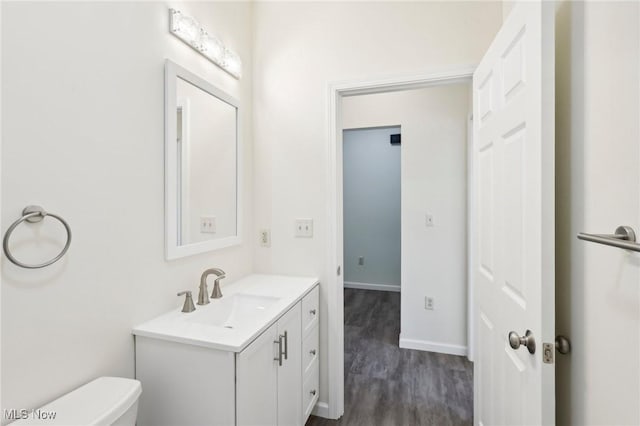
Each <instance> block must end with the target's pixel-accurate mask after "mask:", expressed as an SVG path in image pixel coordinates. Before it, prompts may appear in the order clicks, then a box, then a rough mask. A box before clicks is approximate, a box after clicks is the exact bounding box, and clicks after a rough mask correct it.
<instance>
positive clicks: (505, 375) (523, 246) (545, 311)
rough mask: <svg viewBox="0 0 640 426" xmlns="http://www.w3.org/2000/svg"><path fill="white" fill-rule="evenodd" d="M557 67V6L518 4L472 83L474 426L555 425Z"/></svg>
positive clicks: (531, 3)
mask: <svg viewBox="0 0 640 426" xmlns="http://www.w3.org/2000/svg"><path fill="white" fill-rule="evenodd" d="M554 67H555V64H554V5H553V3H551V2H549V3H547V2H519V3H518V4H517V5H516V6H515V7H514V9H513V10H512V12H511V14H510V15H509V17H508V18H507V20H506V21H505V22H504V24H503V27H502V28H501V29H500V31H499V32H498V34H497V35H496V38H495V40H494V41H493V43H492V44H491V47H489V50H488V51H487V53H486V54H485V56H484V58H483V59H482V61H481V62H480V65H479V66H478V68H477V70H476V72H475V73H474V75H473V113H474V120H473V121H474V161H475V165H476V167H475V189H476V194H477V196H476V205H475V212H476V217H475V220H474V231H473V232H474V233H475V235H474V237H475V238H474V240H475V243H474V249H473V258H474V264H473V273H474V279H475V285H476V299H475V303H476V310H475V312H476V314H475V315H476V318H475V324H476V342H477V345H476V348H475V349H476V352H475V353H476V362H475V364H474V377H475V388H474V403H475V410H474V411H475V413H474V418H475V421H476V424H480V425H524V424H531V425H541V424H554V422H555V383H554V375H555V371H554V365H553V364H552V363H551V364H549V363H545V362H544V361H543V353H544V349H543V343H550V344H553V342H554V340H555V339H554V332H555V330H554V327H555V321H554V315H555V306H554V290H555V282H554V279H555V277H554V275H555V272H554V238H555V237H554V146H555V142H554V103H555V93H554ZM526 330H531V332H532V334H533V337H532V339H529V341H528V342H531V341H532V340H535V344H536V348H535V353H533V354H532V353H530V352H529V349H528V348H527V347H524V346H521V347H520V348H518V349H513V348H512V347H511V345H510V342H509V339H508V337H507V336H508V334H509V332H511V331H515V332H516V333H517V334H518V335H519V336H524V335H525V331H526ZM515 343H516V342H514V344H515ZM528 346H529V347H531V344H529V345H528ZM547 351H548V352H549V353H550V355H551V356H552V357H553V356H554V355H555V354H554V351H555V349H553V346H552V347H551V349H550V350H547Z"/></svg>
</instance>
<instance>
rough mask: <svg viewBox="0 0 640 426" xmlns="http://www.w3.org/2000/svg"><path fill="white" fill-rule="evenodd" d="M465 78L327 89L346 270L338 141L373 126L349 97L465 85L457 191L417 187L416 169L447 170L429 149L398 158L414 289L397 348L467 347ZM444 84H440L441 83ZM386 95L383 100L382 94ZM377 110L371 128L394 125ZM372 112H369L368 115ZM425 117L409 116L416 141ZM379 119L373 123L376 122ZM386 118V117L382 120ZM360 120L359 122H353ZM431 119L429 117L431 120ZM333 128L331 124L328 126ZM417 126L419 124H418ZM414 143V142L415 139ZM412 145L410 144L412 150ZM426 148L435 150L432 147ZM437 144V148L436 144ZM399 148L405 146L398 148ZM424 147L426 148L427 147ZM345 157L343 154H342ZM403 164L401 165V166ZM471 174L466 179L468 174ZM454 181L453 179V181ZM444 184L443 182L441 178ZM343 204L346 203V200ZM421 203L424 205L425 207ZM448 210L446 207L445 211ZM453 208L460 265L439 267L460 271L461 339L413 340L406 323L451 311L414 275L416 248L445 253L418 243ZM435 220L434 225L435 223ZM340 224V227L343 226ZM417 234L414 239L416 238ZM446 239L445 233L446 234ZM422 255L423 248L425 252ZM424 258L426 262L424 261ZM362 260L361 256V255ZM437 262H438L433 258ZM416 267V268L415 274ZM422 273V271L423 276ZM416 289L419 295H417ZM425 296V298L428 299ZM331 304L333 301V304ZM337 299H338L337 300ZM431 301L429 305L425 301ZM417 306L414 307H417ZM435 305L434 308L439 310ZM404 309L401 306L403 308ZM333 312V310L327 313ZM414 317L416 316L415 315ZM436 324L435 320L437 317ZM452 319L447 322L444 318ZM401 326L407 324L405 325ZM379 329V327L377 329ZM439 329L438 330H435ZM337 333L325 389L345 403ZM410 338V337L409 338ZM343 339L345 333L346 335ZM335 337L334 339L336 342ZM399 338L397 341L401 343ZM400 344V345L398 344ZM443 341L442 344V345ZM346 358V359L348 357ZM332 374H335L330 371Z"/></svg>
mask: <svg viewBox="0 0 640 426" xmlns="http://www.w3.org/2000/svg"><path fill="white" fill-rule="evenodd" d="M470 76H471V73H470V72H467V73H466V74H462V75H461V74H449V75H439V76H434V77H433V79H432V80H431V79H429V78H425V79H424V80H422V81H420V82H419V83H416V81H417V80H412V81H411V82H406V83H401V82H388V83H387V84H385V85H382V84H372V86H373V87H369V88H366V87H357V85H355V87H354V86H352V87H351V88H350V89H349V90H346V89H345V90H344V91H339V90H336V91H335V92H333V91H332V94H333V95H335V98H334V101H335V110H333V113H335V114H336V115H333V117H334V118H335V122H334V123H333V124H334V125H335V133H334V135H333V136H334V137H335V140H334V142H335V148H336V151H335V153H336V158H335V164H336V166H339V168H338V167H336V179H335V184H336V185H335V187H334V188H335V190H334V191H333V192H334V193H335V194H336V195H337V199H336V200H335V201H336V203H335V204H334V205H335V206H336V209H335V210H333V209H332V211H334V212H337V213H338V214H337V215H336V217H335V219H336V222H335V229H336V231H337V232H336V240H335V243H337V244H336V246H335V252H334V253H335V255H336V258H337V259H338V265H344V268H345V273H346V271H347V268H349V265H347V262H352V261H353V260H354V259H351V256H350V255H349V254H348V253H347V252H344V253H343V252H342V250H341V248H342V247H341V244H340V243H342V241H343V238H344V236H346V235H347V230H346V228H345V227H346V226H347V224H346V223H343V222H342V220H341V219H342V214H343V212H346V208H347V206H346V204H345V205H343V204H342V188H341V186H342V183H343V181H344V179H345V176H344V175H343V174H342V172H343V170H341V169H342V166H343V164H344V163H343V162H344V161H346V158H343V157H342V155H341V154H342V149H343V146H344V144H345V140H346V136H345V139H344V140H343V138H342V136H343V135H342V129H343V128H362V127H373V126H372V125H371V123H372V122H371V121H370V122H369V123H363V122H362V120H361V119H362V117H364V116H365V115H366V114H361V113H357V114H353V113H350V110H352V108H351V104H353V101H356V102H358V101H360V100H364V99H366V98H369V96H360V95H372V96H371V97H374V96H373V95H382V97H385V96H386V95H389V96H393V95H394V94H400V93H408V92H420V91H421V90H422V89H426V88H428V87H432V88H433V89H434V90H437V89H440V87H441V86H450V85H456V83H462V85H464V86H465V87H466V90H465V95H464V99H463V102H464V105H465V109H464V111H463V112H462V114H461V115H460V120H459V121H460V122H459V126H458V127H459V128H460V135H459V136H460V137H459V138H458V139H459V140H461V142H460V144H461V148H462V150H461V151H460V152H458V154H460V155H459V156H458V157H457V160H456V161H457V166H456V167H459V169H460V170H461V171H462V172H461V173H460V174H459V180H462V187H463V191H462V192H461V193H460V194H459V196H455V195H451V193H450V191H448V190H447V189H446V188H445V187H444V186H443V185H439V187H436V186H433V185H432V187H431V189H429V188H426V189H425V188H421V187H420V186H419V185H416V176H417V175H420V173H423V174H425V175H424V176H422V177H420V179H418V181H419V180H421V179H422V178H424V179H422V180H428V179H429V178H432V179H435V180H438V179H440V180H442V177H441V176H436V175H437V172H438V170H440V171H442V170H446V169H447V164H446V161H444V162H443V161H441V160H438V157H437V155H438V154H437V153H435V152H431V157H432V158H429V159H428V160H429V161H425V160H424V155H430V154H429V152H427V153H426V154H425V153H424V152H420V153H416V152H415V151H413V152H410V155H409V156H406V155H405V156H403V161H404V162H405V163H406V164H408V165H411V167H410V168H409V169H408V170H411V168H413V172H411V173H410V174H407V176H406V182H409V185H407V186H406V188H405V182H404V181H403V184H402V185H403V187H402V188H403V189H402V196H403V197H404V198H403V199H404V203H405V204H403V209H405V205H406V206H408V208H406V211H407V213H410V215H411V217H407V218H406V220H405V218H404V213H405V212H404V211H403V225H402V226H403V227H404V228H405V230H404V231H403V232H404V233H403V234H402V235H403V238H405V239H406V241H408V242H412V244H414V247H415V248H414V255H413V256H409V257H407V262H406V265H403V268H402V282H403V285H404V282H405V271H408V272H409V273H408V275H407V276H412V274H413V277H414V278H412V280H411V282H412V284H414V286H413V287H414V293H409V295H410V296H409V297H408V298H407V300H406V302H404V304H403V313H402V315H403V320H404V322H403V326H402V327H403V330H402V331H403V337H406V338H404V339H400V336H398V335H396V336H395V337H394V339H395V342H394V344H395V347H396V349H398V346H401V347H402V348H411V349H418V350H421V351H432V352H439V353H447V354H456V355H461V354H464V355H466V354H467V347H466V340H467V336H466V332H467V327H466V321H467V315H466V309H467V308H466V285H467V280H466V274H465V272H464V271H465V269H466V263H465V262H466V234H467V233H466V227H467V225H466V197H467V194H466V189H467V188H466V179H467V174H466V170H467V158H466V152H465V151H466V146H465V145H466V143H467V134H466V133H467V122H468V111H469V109H470V105H469V102H470V99H471V97H470V93H469V90H468V88H469V82H470ZM433 86H438V87H433ZM443 88H444V87H443ZM387 99H388V98H387ZM386 103H387V104H389V102H386ZM439 109H446V107H445V106H444V105H443V106H442V108H439V105H436V106H435V107H434V109H433V111H434V112H433V114H436V115H437V113H438V111H439ZM376 111H377V113H379V114H378V115H377V116H376V118H375V119H374V120H373V124H374V126H381V125H389V124H390V123H398V122H399V121H398V120H394V121H391V122H390V121H389V117H388V116H387V117H386V118H384V117H383V115H382V114H381V111H380V109H379V108H370V111H369V112H371V113H372V114H373V115H374V116H375V115H376ZM370 115H371V114H370ZM428 118H429V117H428V116H427V117H424V118H423V119H420V117H418V119H416V120H414V121H415V123H417V124H415V123H414V124H415V125H414V126H413V129H412V131H411V132H410V133H412V136H413V138H414V140H415V139H416V135H420V133H421V132H422V131H424V130H425V129H424V123H425V122H428V121H429V120H428ZM376 120H378V121H376ZM384 120H386V121H384ZM358 121H359V123H357V122H358ZM432 121H433V120H432ZM354 122H356V124H355V125H354V124H353V123H354ZM332 127H333V126H332ZM421 127H422V128H421ZM434 127H441V128H442V127H446V126H442V125H441V124H436V125H435V126H434ZM409 128H411V126H409ZM432 130H433V129H432ZM405 136H406V135H405V127H404V125H403V127H402V142H403V143H404V139H405ZM418 138H421V136H418ZM427 139H428V140H426V144H425V146H428V143H429V142H434V140H433V138H427ZM423 140H424V137H422V139H421V141H423ZM437 142H440V140H439V139H438V140H437V141H435V143H437ZM414 143H415V142H414ZM415 146H416V145H414V148H415ZM430 148H434V147H433V146H432V147H430ZM436 148H437V147H436ZM403 149H404V147H403ZM427 151H429V150H427ZM345 155H346V154H345ZM405 163H403V167H404V165H405ZM429 173H436V175H432V176H430V177H429V176H428V175H429ZM469 178H470V177H469ZM450 180H451V179H450V177H447V178H446V179H444V181H450ZM453 180H455V179H453ZM445 183H446V182H445ZM412 191H413V192H414V193H415V192H416V191H417V193H418V196H409V195H410V194H411V193H412ZM420 191H426V193H423V194H422V196H420ZM429 191H432V194H431V195H429V194H428V193H429ZM438 193H440V196H441V198H442V199H445V200H446V199H454V198H455V199H457V200H459V204H458V205H457V206H454V207H453V208H451V207H452V206H448V207H447V208H444V209H443V206H441V205H439V204H438V202H436V201H434V200H436V199H437V198H438V195H437V194H438ZM430 197H431V200H429V198H430ZM411 199H414V200H419V202H418V203H415V202H414V203H413V205H412V204H411V203H410V202H409V201H410V200H411ZM345 203H346V201H345ZM425 203H426V204H427V205H425ZM447 209H448V210H447ZM458 211H462V212H463V215H462V216H461V217H460V218H459V220H458V221H459V222H460V225H459V226H458V228H461V234H460V235H461V244H460V245H459V247H458V250H457V251H456V252H455V253H456V254H455V256H448V257H450V258H454V257H455V258H457V259H458V260H459V261H460V262H462V263H461V265H462V267H458V268H451V267H448V268H444V270H447V269H448V270H454V269H457V270H459V272H460V273H461V277H460V278H459V279H458V281H459V285H458V286H457V287H458V290H459V291H460V296H461V297H460V298H459V299H461V303H460V304H459V310H460V312H461V313H460V315H458V319H459V320H460V321H461V322H462V325H461V327H459V330H460V331H459V334H460V335H461V339H462V341H463V343H462V344H455V343H451V344H448V343H447V342H446V341H445V340H444V339H442V340H440V341H438V339H437V338H428V337H427V338H424V337H418V338H415V334H414V335H413V336H412V334H411V333H412V330H411V327H412V326H413V327H414V328H415V329H419V328H421V321H422V320H423V319H424V318H425V317H424V315H425V314H426V315H431V318H434V314H436V315H437V314H443V313H446V312H450V310H449V309H448V308H446V307H447V306H448V305H449V301H448V300H447V298H448V297H450V296H451V295H452V292H451V291H450V290H451V289H445V291H444V293H438V288H437V286H436V287H431V289H428V290H426V289H425V288H426V287H428V286H429V285H428V284H429V283H425V282H422V283H420V285H421V286H422V288H420V289H419V290H415V288H416V285H415V283H416V278H415V276H418V278H417V279H418V280H420V279H421V278H420V276H421V273H422V272H421V271H420V269H419V268H420V266H421V264H422V265H424V264H429V259H425V258H422V259H420V257H419V256H418V257H416V255H415V253H416V252H418V253H419V252H420V250H432V251H434V252H433V253H432V254H431V255H428V256H430V257H431V258H433V259H436V258H437V254H438V253H437V252H438V251H443V250H444V251H446V248H444V249H443V247H444V245H446V244H447V241H444V240H443V242H442V243H441V244H440V245H438V244H436V245H435V246H432V247H431V248H425V247H421V246H420V244H421V241H420V240H421V239H422V240H423V241H422V242H424V240H425V239H427V240H432V241H431V242H432V243H433V242H434V241H435V240H436V239H435V238H434V237H435V236H436V234H437V233H439V232H443V234H446V230H447V229H448V228H450V227H449V226H448V225H445V224H446V223H447V222H448V220H449V219H450V218H451V217H452V216H455V213H456V212H458ZM430 220H431V223H429V221H430ZM434 224H435V226H434ZM343 226H345V227H343ZM416 237H417V240H416V239H415V238H416ZM445 238H446V237H445ZM448 240H456V237H453V238H451V236H450V235H449V236H448ZM344 241H345V249H346V240H344ZM402 247H403V250H404V247H405V245H404V242H403V246H402ZM425 253H426V251H425ZM402 256H403V258H405V252H404V251H403V252H402ZM343 258H344V262H345V263H344V264H343V263H342V259H343ZM409 259H411V261H409ZM355 260H356V261H357V260H359V259H358V258H355ZM425 260H426V261H425ZM365 261H366V259H365ZM436 263H438V262H436ZM437 268H438V265H436V264H434V265H432V267H431V270H432V271H433V270H436V269H437ZM416 271H417V272H416ZM337 272H338V274H340V271H337ZM333 274H336V270H334V271H333ZM422 275H425V276H427V275H428V273H427V274H422ZM342 280H345V281H346V282H347V283H346V284H345V285H343V283H342ZM447 280H449V277H442V276H440V277H436V276H434V277H433V279H431V280H430V281H431V283H430V284H434V283H435V282H436V281H441V282H442V283H445V285H446V282H447ZM349 282H350V281H349V279H348V277H347V276H345V277H342V276H341V275H338V278H337V282H336V283H335V284H336V287H335V288H336V294H335V296H336V298H335V300H331V297H330V298H329V308H330V309H329V321H330V323H331V327H333V326H334V325H335V330H336V331H343V330H342V326H343V321H342V319H343V318H346V317H344V315H345V311H344V310H343V309H345V308H344V305H343V302H345V301H346V302H348V300H347V297H346V296H345V295H346V293H343V292H344V291H346V290H345V288H347V289H348V287H349ZM416 291H417V292H418V293H416ZM402 292H403V301H404V297H405V294H404V292H405V288H404V287H402ZM416 294H419V296H416ZM426 296H430V297H426ZM427 299H430V300H427ZM332 302H334V303H335V304H334V303H332ZM336 302H337V303H336ZM434 302H435V306H436V310H435V311H432V312H427V311H428V309H429V307H431V308H432V309H433V306H434ZM429 303H430V305H429ZM416 307H417V308H418V309H416ZM438 307H439V309H438ZM405 308H406V309H405ZM333 309H335V311H333ZM332 311H333V312H332ZM332 313H335V314H337V315H332ZM416 315H417V316H416ZM338 316H340V317H341V318H340V321H339V322H338V321H335V322H334V319H337V317H338ZM436 322H437V321H436ZM449 322H451V321H449ZM405 324H407V325H406V326H405ZM382 328H383V327H382ZM422 328H425V327H424V323H422ZM426 328H428V329H430V331H431V332H437V331H443V329H444V328H445V327H435V326H429V327H426ZM438 329H439V330H438ZM405 330H408V332H407V333H406V335H404V332H405ZM443 333H444V335H446V336H450V335H452V334H453V333H450V332H448V331H443ZM340 334H341V333H336V334H335V336H336V337H338V336H339V337H338V339H333V336H329V338H330V342H329V343H330V348H329V358H330V374H329V376H330V380H334V383H330V390H329V394H330V398H331V397H334V396H335V397H336V398H335V400H336V403H338V402H339V403H340V404H344V396H343V395H344V394H343V393H342V392H344V387H343V386H344V384H343V383H336V381H337V380H335V378H338V377H341V376H342V374H341V373H342V372H340V373H338V372H337V371H338V370H340V369H342V368H345V364H343V361H344V360H345V359H344V358H343V352H342V351H341V350H338V349H337V347H340V348H341V349H342V347H341V346H340V345H342V344H343V343H344V341H343V339H342V336H344V334H342V335H340ZM412 337H413V338H412ZM347 338H348V336H347ZM336 340H337V341H336ZM401 340H402V341H401ZM399 343H400V345H399ZM443 343H444V344H443ZM439 356H440V355H438V356H437V357H439ZM347 361H348V360H347ZM334 372H335V373H334ZM334 390H337V392H334ZM328 408H329V411H331V401H330V403H329V407H328ZM343 412H344V405H342V407H341V409H340V413H339V414H338V415H337V416H335V415H331V413H330V412H329V413H327V414H329V417H332V418H336V417H338V416H339V415H340V414H342V413H343Z"/></svg>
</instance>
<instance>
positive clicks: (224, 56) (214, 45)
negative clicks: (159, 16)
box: [169, 9, 242, 79]
mask: <svg viewBox="0 0 640 426" xmlns="http://www.w3.org/2000/svg"><path fill="white" fill-rule="evenodd" d="M169 21H170V25H169V30H170V31H171V33H172V34H173V35H174V36H176V37H178V38H179V39H180V40H182V41H183V42H185V43H186V44H188V45H189V46H191V47H192V48H193V49H194V50H196V51H198V52H199V53H200V54H201V55H203V56H204V57H205V58H207V59H209V60H210V61H211V62H213V63H214V64H216V65H217V66H219V67H220V68H222V69H223V70H225V71H226V72H228V73H229V74H231V75H232V76H234V77H235V78H237V79H240V77H241V76H242V61H241V60H240V56H239V55H238V54H237V53H236V52H234V51H233V50H231V49H229V48H228V47H226V46H225V45H224V44H222V41H220V39H219V38H218V37H216V36H214V35H212V34H209V33H208V32H207V31H206V30H205V29H204V28H202V25H200V23H199V22H198V21H196V20H195V19H194V18H192V17H191V16H188V15H185V14H184V13H182V12H180V11H179V10H176V9H169Z"/></svg>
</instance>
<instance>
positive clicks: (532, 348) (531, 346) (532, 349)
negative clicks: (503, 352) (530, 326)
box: [509, 330, 536, 354]
mask: <svg viewBox="0 0 640 426" xmlns="http://www.w3.org/2000/svg"><path fill="white" fill-rule="evenodd" d="M509 345H510V346H511V347H512V348H513V349H518V348H519V347H520V346H524V347H526V348H527V349H528V350H529V353H530V354H535V353H536V341H535V339H534V338H533V333H532V332H531V330H527V332H526V333H525V334H524V337H521V336H519V335H518V333H516V332H515V331H511V332H509Z"/></svg>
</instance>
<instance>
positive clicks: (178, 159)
mask: <svg viewBox="0 0 640 426" xmlns="http://www.w3.org/2000/svg"><path fill="white" fill-rule="evenodd" d="M239 113H240V108H239V103H238V101H237V100H236V99H234V98H233V97H231V96H229V95H228V94H226V93H224V92H222V91H221V90H220V89H218V88H217V87H215V86H213V85H212V84H211V83H209V82H207V81H206V80H204V79H202V78H200V77H198V76H197V75H195V74H193V73H191V72H190V71H188V70H186V69H185V68H182V67H180V66H179V65H177V64H175V63H173V62H171V61H169V60H167V61H166V64H165V199H166V205H165V217H166V236H165V239H166V244H167V247H166V254H167V259H176V258H179V257H184V256H189V255H192V254H197V253H203V252H206V251H210V250H215V249H218V248H222V247H228V246H231V245H236V244H240V242H241V238H240V229H241V224H240V218H241V212H240V210H241V209H240V199H241V197H240V193H239V188H240V184H239V182H240V176H241V174H240V170H239V168H240V167H239V166H240V161H239V158H240V147H241V144H240V136H239V122H240V120H239Z"/></svg>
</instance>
